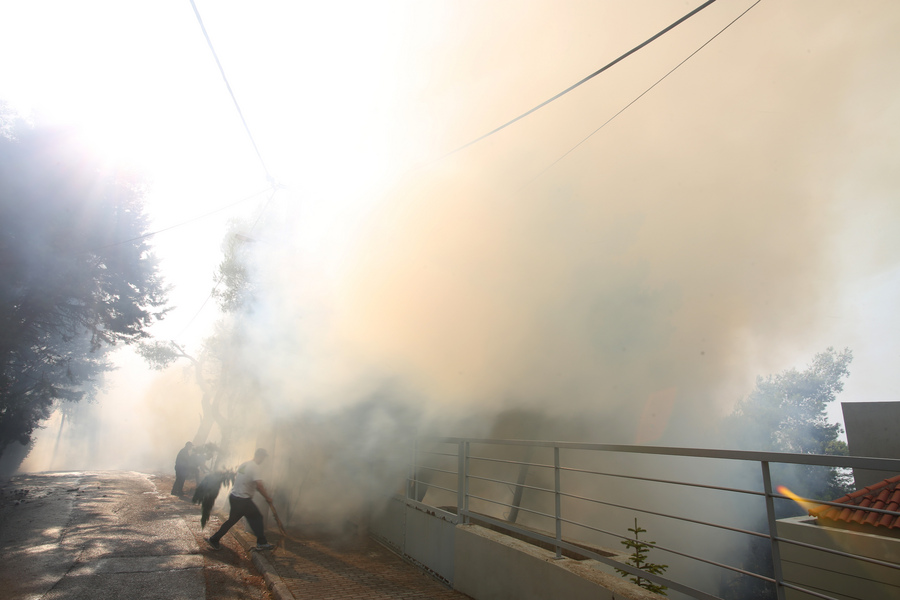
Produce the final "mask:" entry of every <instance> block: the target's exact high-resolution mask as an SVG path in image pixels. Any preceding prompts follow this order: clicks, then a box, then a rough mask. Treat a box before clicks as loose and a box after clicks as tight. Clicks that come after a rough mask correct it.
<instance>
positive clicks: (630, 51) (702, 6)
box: [191, 0, 716, 160]
mask: <svg viewBox="0 0 900 600" xmlns="http://www.w3.org/2000/svg"><path fill="white" fill-rule="evenodd" d="M714 2H716V0H707V2H704V3H703V4H701V5H700V6H698V7H697V8H695V9H694V10H692V11H691V12H689V13H688V14H686V15H684V16H683V17H681V18H680V19H678V20H677V21H675V22H674V23H672V24H671V25H669V26H668V27H666V28H665V29H663V30H662V31H660V32H659V33H657V34H656V35H654V36H652V37H650V38H648V39H647V40H645V41H643V42H641V43H640V44H638V45H637V46H635V47H634V48H632V49H631V50H629V51H628V52H626V53H625V54H623V55H622V56H620V57H619V58H617V59H615V60H613V61H612V62H610V63H607V64H606V65H604V66H603V67H601V68H599V69H597V70H596V71H594V72H593V73H591V74H590V75H588V76H587V77H585V78H584V79H582V80H581V81H578V82H577V83H574V84H572V85H570V86H569V87H567V88H566V89H564V90H563V91H561V92H560V93H558V94H556V95H555V96H553V97H552V98H548V99H547V100H544V101H543V102H541V103H540V104H538V105H537V106H535V107H534V108H532V109H531V110H528V111H526V112H524V113H522V114H521V115H519V116H518V117H516V118H515V119H512V120H511V121H507V122H506V123H504V124H503V125H501V126H500V127H497V128H496V129H493V130H491V131H488V132H487V133H485V134H484V135H482V136H481V137H478V138H475V139H474V140H472V141H471V142H468V143H466V144H463V145H462V146H460V147H458V148H456V149H455V150H451V151H450V152H448V153H447V154H445V155H443V156H442V157H440V158H439V159H437V160H442V159H444V158H447V157H448V156H450V155H451V154H456V153H457V152H459V151H460V150H465V149H466V148H468V147H469V146H472V145H474V144H477V143H478V142H480V141H481V140H483V139H485V138H488V137H490V136H492V135H494V134H495V133H497V132H499V131H502V130H503V129H506V128H507V127H509V126H510V125H512V124H513V123H515V122H517V121H521V120H522V119H524V118H525V117H527V116H528V115H530V114H531V113H533V112H535V111H537V110H540V109H541V108H543V107H545V106H547V105H548V104H550V103H551V102H553V101H554V100H558V99H559V98H562V97H563V96H565V95H566V94H568V93H569V92H571V91H572V90H574V89H575V88H577V87H579V86H581V85H583V84H585V83H587V82H588V81H590V80H591V79H593V78H594V77H596V76H597V75H599V74H600V73H603V72H604V71H606V70H608V69H609V68H611V67H612V66H614V65H615V64H617V63H619V62H621V61H623V60H625V59H626V58H628V57H629V56H631V55H632V54H634V53H635V52H637V51H638V50H640V49H641V48H643V47H644V46H647V45H648V44H650V43H652V42H653V41H655V40H656V39H658V38H660V37H662V36H663V35H665V34H666V33H668V32H670V31H671V30H673V29H675V28H676V27H678V26H679V25H681V24H682V23H684V22H685V21H687V20H688V19H690V18H691V17H693V16H694V15H696V14H697V13H699V12H700V11H702V10H703V9H705V8H707V7H709V6H710V5H711V4H713V3H714ZM191 4H193V0H191ZM198 18H199V15H198Z"/></svg>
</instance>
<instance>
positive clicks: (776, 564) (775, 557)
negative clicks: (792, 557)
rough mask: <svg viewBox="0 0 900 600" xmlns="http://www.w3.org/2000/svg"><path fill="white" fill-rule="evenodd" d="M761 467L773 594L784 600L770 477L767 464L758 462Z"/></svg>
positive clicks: (776, 523)
mask: <svg viewBox="0 0 900 600" xmlns="http://www.w3.org/2000/svg"><path fill="white" fill-rule="evenodd" d="M760 465H761V466H762V476H763V489H764V490H765V492H766V516H767V517H768V520H769V542H770V544H771V545H772V567H773V569H774V573H775V593H776V595H777V596H778V600H784V598H785V596H784V586H783V585H782V582H783V581H784V578H783V576H782V573H781V551H780V549H779V547H778V540H776V539H775V537H776V536H777V535H778V521H777V520H776V519H775V498H774V497H772V493H773V492H772V475H771V474H770V473H769V462H768V461H765V460H764V461H760Z"/></svg>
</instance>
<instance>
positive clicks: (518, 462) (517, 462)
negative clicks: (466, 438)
mask: <svg viewBox="0 0 900 600" xmlns="http://www.w3.org/2000/svg"><path fill="white" fill-rule="evenodd" d="M469 458H471V459H472V460H480V461H483V462H495V463H503V464H507V465H516V466H522V465H524V466H527V467H544V468H546V469H553V468H555V467H554V466H553V465H545V464H544V463H532V462H524V461H521V460H509V459H505V458H489V457H487V456H470V457H469Z"/></svg>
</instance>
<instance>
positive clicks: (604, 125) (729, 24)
mask: <svg viewBox="0 0 900 600" xmlns="http://www.w3.org/2000/svg"><path fill="white" fill-rule="evenodd" d="M760 2H762V0H756V2H754V3H753V4H751V5H750V7H749V8H747V10H745V11H744V12H742V13H741V14H739V15H738V16H737V17H735V18H734V20H732V21H731V22H730V23H728V25H726V26H725V27H723V28H722V29H720V30H719V32H718V33H716V34H715V35H714V36H712V37H711V38H709V39H708V40H706V42H704V43H703V45H701V46H700V47H699V48H697V49H696V50H694V51H693V52H691V54H690V55H688V57H687V58H685V59H684V60H682V61H681V62H680V63H678V64H677V65H675V66H674V67H672V69H671V70H669V72H668V73H666V74H665V75H663V76H662V77H660V78H659V79H657V80H656V83H654V84H653V85H651V86H650V87H648V88H647V89H646V90H644V91H643V92H642V93H641V94H640V95H639V96H638V97H637V98H635V99H634V100H632V101H631V102H629V103H628V104H626V105H625V106H624V107H622V109H621V110H619V112H617V113H616V114H614V115H613V116H611V117H610V118H608V119H607V120H606V121H605V122H604V123H603V124H602V125H600V127H598V128H597V129H595V130H594V131H592V132H591V133H589V134H588V136H587V137H585V138H584V139H583V140H581V141H580V142H578V143H577V144H575V145H574V146H572V147H571V148H570V149H569V150H568V151H567V152H566V153H565V154H563V155H562V156H560V157H559V158H557V159H556V160H554V161H553V162H552V163H550V164H549V165H547V166H546V167H545V168H544V169H543V170H542V171H541V172H540V173H538V174H537V175H535V176H534V177H532V178H531V179H529V180H528V181H527V182H526V183H525V184H524V185H523V186H522V187H525V186H527V185H529V184H531V183H534V181H535V180H536V179H538V178H539V177H540V176H541V175H543V174H544V173H546V172H547V171H549V170H550V169H552V168H553V167H554V166H555V165H556V163H558V162H559V161H561V160H562V159H564V158H565V157H567V156H568V155H569V154H571V153H572V152H574V151H575V150H576V149H577V148H578V147H579V146H581V145H582V144H583V143H585V142H586V141H588V140H589V139H591V137H593V136H594V134H595V133H597V132H598V131H600V130H601V129H603V128H604V127H606V126H607V125H609V124H610V122H612V120H613V119H615V118H616V117H618V116H619V115H621V114H622V113H623V112H625V111H626V110H628V108H629V107H630V106H631V105H632V104H634V103H635V102H637V101H638V100H640V99H641V98H643V97H644V96H645V95H646V94H647V93H648V92H650V90H652V89H653V88H655V87H656V86H657V85H659V84H660V83H662V82H663V80H664V79H666V78H667V77H668V76H669V75H671V74H672V73H674V72H675V71H676V70H677V69H678V68H679V67H681V65H683V64H684V63H686V62H687V61H689V60H690V59H691V58H693V57H694V55H695V54H697V53H698V52H700V51H701V50H703V49H704V48H705V47H706V46H708V45H709V44H710V43H711V42H712V41H713V40H714V39H716V38H717V37H719V36H720V35H722V34H723V33H724V32H725V30H726V29H728V28H729V27H731V26H732V25H734V24H735V23H737V22H738V20H739V19H740V18H741V17H743V16H744V15H746V14H747V13H748V12H750V11H751V10H752V9H753V8H754V7H755V6H756V5H757V4H759V3H760ZM520 189H521V188H520Z"/></svg>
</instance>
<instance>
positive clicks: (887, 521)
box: [809, 475, 900, 530]
mask: <svg viewBox="0 0 900 600" xmlns="http://www.w3.org/2000/svg"><path fill="white" fill-rule="evenodd" d="M835 502H837V503H839V504H846V505H847V507H846V508H838V507H836V506H829V505H827V504H826V505H823V506H819V507H817V508H813V509H810V511H809V514H810V516H813V517H816V518H818V519H830V520H832V521H843V522H845V523H859V524H863V525H872V526H874V527H887V528H888V529H897V530H900V515H886V514H884V513H877V512H872V511H868V510H860V509H859V508H855V507H862V508H878V509H881V510H890V511H894V512H897V511H898V510H900V475H897V476H895V477H891V478H890V479H885V480H884V481H882V482H881V483H876V484H875V485H870V486H866V487H864V488H863V489H861V490H857V491H855V492H853V493H850V494H847V495H846V496H843V497H841V498H838V499H837V500H835Z"/></svg>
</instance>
